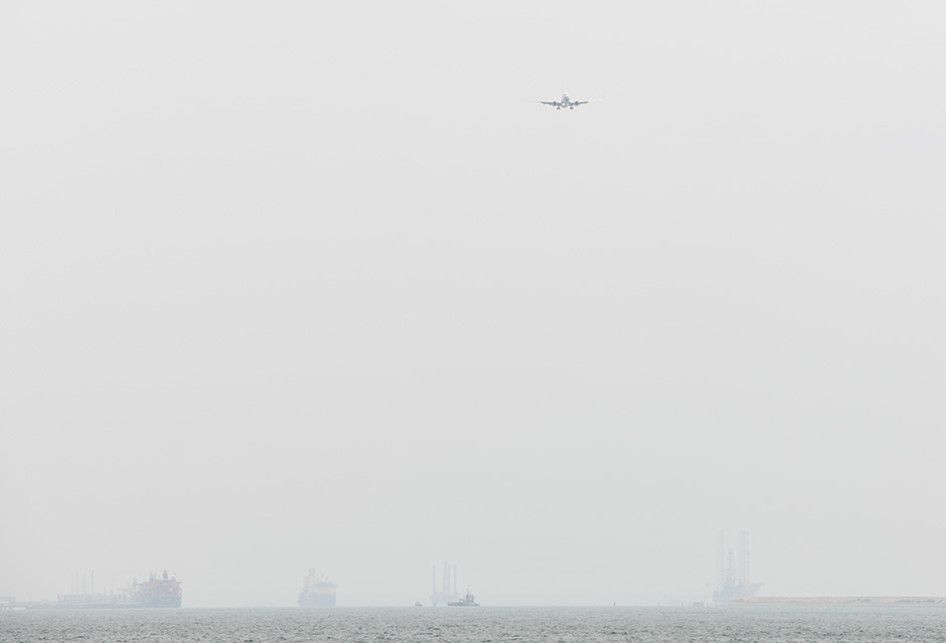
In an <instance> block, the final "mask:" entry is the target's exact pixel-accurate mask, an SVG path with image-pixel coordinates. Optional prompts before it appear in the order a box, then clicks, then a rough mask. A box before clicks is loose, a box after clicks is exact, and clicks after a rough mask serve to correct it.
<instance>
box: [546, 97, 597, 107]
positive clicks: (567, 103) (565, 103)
mask: <svg viewBox="0 0 946 643" xmlns="http://www.w3.org/2000/svg"><path fill="white" fill-rule="evenodd" d="M539 102H540V103H542V104H543V105H551V106H552V107H554V108H555V109H564V108H566V107H567V108H568V109H575V108H576V107H578V106H579V105H585V104H587V103H590V102H591V101H587V100H572V99H571V98H569V97H568V94H562V99H561V100H540V101H539Z"/></svg>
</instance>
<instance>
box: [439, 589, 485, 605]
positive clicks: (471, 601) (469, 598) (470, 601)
mask: <svg viewBox="0 0 946 643" xmlns="http://www.w3.org/2000/svg"><path fill="white" fill-rule="evenodd" d="M447 605H449V606H450V607H479V606H480V604H479V603H477V602H476V597H475V596H473V594H471V593H470V590H469V589H468V590H466V596H464V597H463V598H461V599H460V600H458V601H450V602H449V603H447Z"/></svg>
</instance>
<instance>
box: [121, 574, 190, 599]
mask: <svg viewBox="0 0 946 643" xmlns="http://www.w3.org/2000/svg"><path fill="white" fill-rule="evenodd" d="M182 595H183V591H182V589H181V582H180V581H179V580H177V579H176V578H174V577H173V576H168V570H166V569H165V570H164V573H163V574H161V576H155V575H154V574H151V575H150V576H149V577H148V580H147V581H145V582H144V583H135V584H134V585H133V586H132V588H131V595H130V598H131V602H132V604H133V605H134V606H136V607H180V606H181V597H182Z"/></svg>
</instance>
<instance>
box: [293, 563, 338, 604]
mask: <svg viewBox="0 0 946 643" xmlns="http://www.w3.org/2000/svg"><path fill="white" fill-rule="evenodd" d="M299 607H335V583H334V582H333V581H331V580H329V579H328V578H326V577H325V576H320V575H319V574H317V573H316V572H315V570H314V569H310V570H309V573H308V574H306V577H305V583H304V584H303V586H302V593H301V594H299Z"/></svg>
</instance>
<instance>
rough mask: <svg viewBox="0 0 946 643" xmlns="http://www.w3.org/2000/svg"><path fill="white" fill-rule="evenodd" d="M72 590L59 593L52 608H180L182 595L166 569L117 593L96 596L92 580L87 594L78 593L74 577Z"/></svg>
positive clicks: (178, 586) (176, 581) (97, 594)
mask: <svg viewBox="0 0 946 643" xmlns="http://www.w3.org/2000/svg"><path fill="white" fill-rule="evenodd" d="M93 579H94V574H93ZM73 587H74V589H73V591H72V592H71V593H69V594H60V595H59V596H58V597H57V599H56V603H55V605H54V606H55V607H65V608H69V609H96V608H106V609H113V608H121V607H180V606H181V598H182V596H183V590H182V589H181V582H180V581H179V580H177V579H176V578H174V577H173V576H168V572H167V570H164V572H163V573H162V574H161V576H160V577H159V576H155V575H154V574H151V575H150V576H149V577H148V580H147V581H145V582H144V583H138V582H135V583H134V584H133V585H132V586H131V587H129V588H127V589H124V590H122V591H119V592H110V593H102V592H98V593H97V592H95V586H94V580H93V585H92V588H91V591H79V581H78V574H77V575H76V580H75V582H74V586H73Z"/></svg>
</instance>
